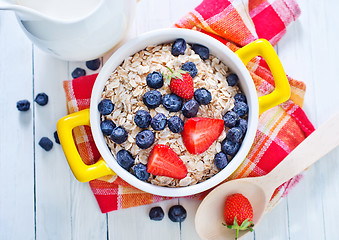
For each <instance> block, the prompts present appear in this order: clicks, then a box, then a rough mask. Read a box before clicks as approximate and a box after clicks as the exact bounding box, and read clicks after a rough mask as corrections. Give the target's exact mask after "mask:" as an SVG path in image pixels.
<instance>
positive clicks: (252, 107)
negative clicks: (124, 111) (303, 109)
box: [90, 28, 259, 197]
mask: <svg viewBox="0 0 339 240" xmlns="http://www.w3.org/2000/svg"><path fill="white" fill-rule="evenodd" d="M177 38H183V39H185V40H186V42H187V43H199V44H202V45H205V46H207V47H208V48H209V50H210V53H211V54H213V55H214V56H217V57H218V58H219V59H220V60H221V61H222V62H224V63H225V64H226V65H227V66H228V67H229V68H230V69H231V70H232V72H235V73H236V74H237V75H238V76H239V82H240V87H241V89H242V91H243V92H244V94H245V95H246V97H247V102H248V106H249V113H248V129H247V132H246V135H245V138H244V140H243V143H242V145H241V147H240V149H239V151H238V153H237V154H236V156H235V157H234V158H233V159H232V161H231V162H230V163H229V164H228V165H227V166H226V167H225V168H224V169H223V170H222V171H220V172H219V173H218V174H216V175H214V176H213V177H211V178H210V179H208V180H206V181H204V182H202V183H198V184H195V185H192V186H187V187H177V188H171V187H162V186H157V185H153V184H150V183H147V182H144V181H141V180H139V179H137V178H136V177H135V176H134V175H132V174H131V173H129V172H128V171H126V170H125V169H123V168H122V167H120V165H119V164H118V163H117V161H116V160H115V158H114V157H113V155H112V154H111V152H110V150H109V148H108V146H107V145H106V142H105V140H104V136H103V134H102V132H101V129H100V114H99V111H98V109H97V106H98V103H99V102H100V100H101V93H102V91H103V89H104V86H105V84H106V81H107V80H108V78H109V76H110V75H111V73H112V72H113V71H114V70H115V69H116V68H117V67H118V66H119V65H120V64H121V63H122V62H123V60H124V59H125V58H127V57H129V56H131V55H133V54H134V53H136V52H138V51H140V50H142V49H145V48H146V47H147V46H150V45H157V44H162V43H166V42H173V41H174V40H175V39H177ZM90 104H91V105H90V106H91V107H90V123H91V130H92V134H93V138H94V141H95V144H96V146H97V148H98V150H99V152H100V154H101V156H102V158H103V159H104V160H105V161H106V163H107V165H108V166H109V167H110V168H111V169H112V170H113V171H114V172H115V173H116V174H117V175H118V176H119V177H121V178H122V179H123V180H125V181H126V182H128V183H129V184H131V185H133V186H134V187H136V188H138V189H140V190H143V191H145V192H149V193H152V194H155V195H160V196H169V197H181V196H189V195H193V194H196V193H200V192H203V191H205V190H208V189H210V188H212V187H214V186H216V185H217V184H219V183H220V182H222V181H223V180H225V179H226V178H227V177H228V176H230V175H231V174H232V173H233V172H234V171H235V170H236V169H237V168H238V167H239V166H240V164H241V163H242V162H243V161H244V159H245V157H246V155H247V153H248V152H249V150H250V148H251V146H252V144H253V141H254V137H255V134H256V131H257V127H258V116H259V103H258V96H257V93H256V90H255V86H254V83H253V80H252V78H251V76H250V74H249V72H248V70H247V68H246V67H245V65H244V64H243V63H242V61H241V60H240V59H239V57H238V56H237V55H236V54H234V53H233V52H232V51H231V50H230V49H229V48H228V47H226V46H225V45H224V44H222V43H221V42H219V41H218V40H216V39H214V38H212V37H210V36H208V35H206V34H203V33H200V32H197V31H194V30H188V29H176V28H169V29H160V30H155V31H151V32H147V33H144V34H141V35H139V36H138V37H136V38H134V39H132V40H130V41H128V42H127V43H126V44H124V45H123V46H122V47H121V48H119V49H118V50H117V51H116V52H115V53H114V54H113V55H112V56H111V57H110V58H109V59H108V61H107V62H106V63H105V64H104V66H103V68H102V69H101V71H100V73H99V75H98V77H97V79H96V81H95V84H94V86H93V90H92V97H91V103H90Z"/></svg>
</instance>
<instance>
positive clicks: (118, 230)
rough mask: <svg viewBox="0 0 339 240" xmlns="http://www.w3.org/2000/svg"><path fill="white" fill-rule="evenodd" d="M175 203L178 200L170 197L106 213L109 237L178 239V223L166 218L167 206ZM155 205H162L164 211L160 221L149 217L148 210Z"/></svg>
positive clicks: (128, 239)
mask: <svg viewBox="0 0 339 240" xmlns="http://www.w3.org/2000/svg"><path fill="white" fill-rule="evenodd" d="M176 204H178V200H177V199H172V200H168V201H164V202H160V203H155V204H150V205H146V206H140V207H135V208H129V209H123V210H119V211H114V212H110V213H108V231H109V232H108V233H109V239H119V240H130V239H140V240H141V239H144V240H146V239H147V240H148V239H154V240H156V239H161V240H174V239H180V228H179V223H174V222H172V221H171V220H170V219H169V218H168V210H169V208H170V207H171V206H173V205H176ZM155 206H160V207H162V209H163V210H164V212H165V217H164V219H163V220H162V221H152V220H150V219H149V216H148V214H149V211H150V209H151V208H152V207H155Z"/></svg>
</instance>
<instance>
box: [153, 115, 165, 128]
mask: <svg viewBox="0 0 339 240" xmlns="http://www.w3.org/2000/svg"><path fill="white" fill-rule="evenodd" d="M166 125H167V118H166V116H165V115H164V114H163V113H158V114H157V115H155V116H154V117H153V118H152V121H151V127H152V128H153V129H154V130H155V131H161V130H163V129H164V128H165V127H166Z"/></svg>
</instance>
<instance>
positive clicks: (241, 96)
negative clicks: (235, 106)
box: [234, 93, 247, 103]
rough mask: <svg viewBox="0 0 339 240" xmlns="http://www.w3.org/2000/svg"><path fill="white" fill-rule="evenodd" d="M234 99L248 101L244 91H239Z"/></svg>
mask: <svg viewBox="0 0 339 240" xmlns="http://www.w3.org/2000/svg"><path fill="white" fill-rule="evenodd" d="M234 100H235V101H236V102H244V103H247V99H246V96H245V95H244V94H242V93H237V94H235V96H234Z"/></svg>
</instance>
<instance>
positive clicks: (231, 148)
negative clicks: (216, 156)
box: [221, 138, 240, 156]
mask: <svg viewBox="0 0 339 240" xmlns="http://www.w3.org/2000/svg"><path fill="white" fill-rule="evenodd" d="M239 148H240V144H239V143H237V142H232V141H230V140H227V139H226V138H225V139H224V140H223V141H222V142H221V151H223V153H225V154H227V155H230V156H234V155H235V154H236V153H237V152H238V150H239Z"/></svg>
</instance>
